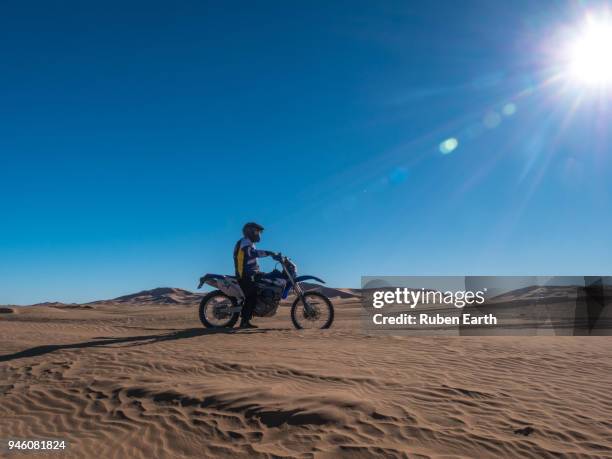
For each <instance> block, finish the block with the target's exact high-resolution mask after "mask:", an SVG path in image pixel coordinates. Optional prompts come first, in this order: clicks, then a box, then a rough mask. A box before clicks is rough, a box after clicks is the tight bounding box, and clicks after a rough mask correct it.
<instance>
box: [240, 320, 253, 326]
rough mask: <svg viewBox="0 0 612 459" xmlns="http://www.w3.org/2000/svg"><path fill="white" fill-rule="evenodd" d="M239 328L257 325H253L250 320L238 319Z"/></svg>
mask: <svg viewBox="0 0 612 459" xmlns="http://www.w3.org/2000/svg"><path fill="white" fill-rule="evenodd" d="M240 328H257V325H253V324H252V323H251V322H250V321H248V320H244V319H242V320H241V321H240Z"/></svg>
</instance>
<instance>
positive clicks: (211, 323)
mask: <svg viewBox="0 0 612 459" xmlns="http://www.w3.org/2000/svg"><path fill="white" fill-rule="evenodd" d="M235 306H236V300H235V299H234V298H232V297H229V296H227V295H226V294H225V293H223V292H222V291H221V290H214V291H212V292H210V293H209V294H207V295H206V296H204V298H202V301H201V302H200V310H199V317H200V322H202V325H204V326H205V327H206V328H232V327H233V326H234V325H236V322H237V321H238V317H240V313H238V312H228V309H230V308H233V307H235Z"/></svg>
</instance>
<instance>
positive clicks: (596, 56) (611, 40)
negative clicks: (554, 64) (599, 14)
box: [567, 17, 612, 87]
mask: <svg viewBox="0 0 612 459" xmlns="http://www.w3.org/2000/svg"><path fill="white" fill-rule="evenodd" d="M567 62H568V69H567V70H568V74H569V76H570V77H571V79H572V80H573V81H575V82H577V83H580V84H582V85H585V86H589V87H602V86H612V21H611V20H610V19H609V18H607V17H604V18H603V19H598V20H596V19H594V18H592V17H590V18H588V19H587V21H586V23H585V24H584V26H583V27H582V29H581V30H580V32H579V33H578V34H577V35H576V36H575V37H574V38H573V39H572V40H571V42H570V44H569V45H568V46H567Z"/></svg>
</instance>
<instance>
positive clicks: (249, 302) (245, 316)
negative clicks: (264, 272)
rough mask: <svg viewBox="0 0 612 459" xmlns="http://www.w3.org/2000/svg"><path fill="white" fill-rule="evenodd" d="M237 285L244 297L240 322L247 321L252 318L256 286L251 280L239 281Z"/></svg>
mask: <svg viewBox="0 0 612 459" xmlns="http://www.w3.org/2000/svg"><path fill="white" fill-rule="evenodd" d="M238 283H239V284H240V288H241V289H242V292H243V293H244V296H245V300H244V305H243V306H242V320H244V321H249V320H251V317H253V310H254V309H255V305H256V304H257V286H256V285H255V282H253V281H252V280H251V279H240V280H239V281H238Z"/></svg>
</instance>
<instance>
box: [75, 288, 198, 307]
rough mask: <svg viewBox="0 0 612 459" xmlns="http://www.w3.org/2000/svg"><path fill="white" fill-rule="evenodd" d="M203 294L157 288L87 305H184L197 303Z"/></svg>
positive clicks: (179, 289) (178, 289)
mask: <svg viewBox="0 0 612 459" xmlns="http://www.w3.org/2000/svg"><path fill="white" fill-rule="evenodd" d="M202 296H203V294H201V293H193V292H190V291H189V290H184V289H182V288H173V287H158V288H154V289H151V290H142V291H140V292H137V293H131V294H129V295H123V296H119V297H117V298H113V299H111V300H98V301H92V302H91V303H87V304H92V305H96V304H185V305H191V304H196V303H199V302H200V300H201V299H202Z"/></svg>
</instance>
